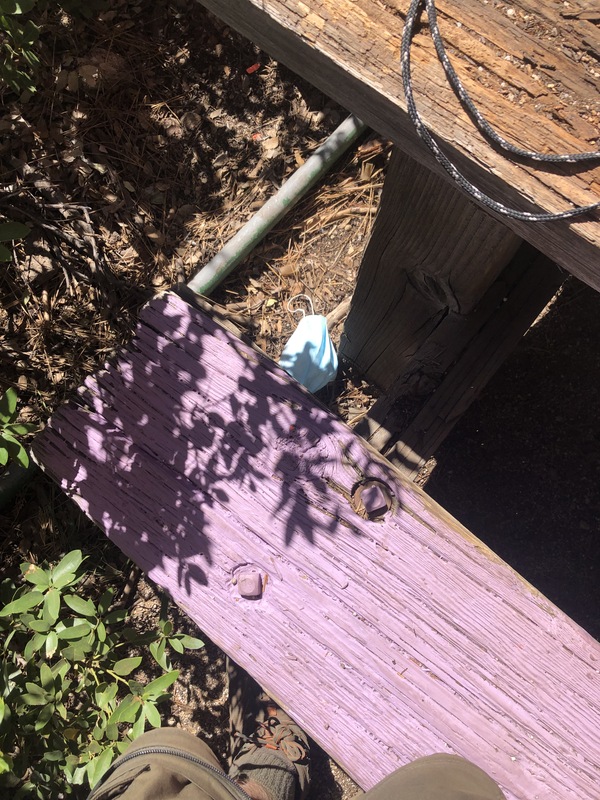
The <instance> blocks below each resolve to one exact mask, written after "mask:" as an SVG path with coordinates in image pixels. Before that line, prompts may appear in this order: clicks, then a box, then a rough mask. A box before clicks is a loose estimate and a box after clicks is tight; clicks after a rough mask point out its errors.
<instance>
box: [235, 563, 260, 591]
mask: <svg viewBox="0 0 600 800" xmlns="http://www.w3.org/2000/svg"><path fill="white" fill-rule="evenodd" d="M237 587H238V592H239V593H240V595H241V596H242V597H249V598H250V597H260V596H261V595H262V589H263V580H262V575H261V574H260V572H258V570H255V569H245V570H242V571H241V572H239V573H238V576H237Z"/></svg>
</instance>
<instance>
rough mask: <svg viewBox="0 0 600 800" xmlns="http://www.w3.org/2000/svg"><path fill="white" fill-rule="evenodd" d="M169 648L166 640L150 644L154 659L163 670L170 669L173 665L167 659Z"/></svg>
mask: <svg viewBox="0 0 600 800" xmlns="http://www.w3.org/2000/svg"><path fill="white" fill-rule="evenodd" d="M166 648H167V642H166V640H165V639H161V640H160V642H151V644H150V652H151V653H152V657H153V658H154V660H155V661H156V663H157V664H158V666H159V667H162V668H163V669H170V668H171V665H170V664H169V661H168V659H167V656H166V654H165V651H166Z"/></svg>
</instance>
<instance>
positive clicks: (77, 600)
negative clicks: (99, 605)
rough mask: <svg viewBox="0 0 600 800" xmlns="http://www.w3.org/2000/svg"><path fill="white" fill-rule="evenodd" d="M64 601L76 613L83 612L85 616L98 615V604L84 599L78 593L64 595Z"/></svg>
mask: <svg viewBox="0 0 600 800" xmlns="http://www.w3.org/2000/svg"><path fill="white" fill-rule="evenodd" d="M64 601H65V603H66V604H67V605H68V606H69V608H70V609H71V610H72V611H74V612H75V613H76V614H81V615H82V616H83V617H94V616H96V606H95V605H94V604H93V603H92V601H91V600H84V599H83V597H78V596H77V595H76V594H68V595H66V596H65V597H64Z"/></svg>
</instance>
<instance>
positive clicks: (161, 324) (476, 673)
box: [34, 293, 600, 800]
mask: <svg viewBox="0 0 600 800" xmlns="http://www.w3.org/2000/svg"><path fill="white" fill-rule="evenodd" d="M34 449H35V455H36V458H37V460H38V461H39V462H40V463H41V464H42V466H43V467H44V469H46V471H47V472H48V473H49V474H51V475H52V476H53V477H54V478H55V479H56V480H57V481H58V482H59V483H60V485H61V486H62V488H63V489H64V490H65V491H66V492H68V493H69V494H70V495H71V496H73V497H74V498H75V500H76V501H77V502H78V503H79V504H80V505H81V506H82V508H84V509H85V511H86V512H87V513H88V514H89V515H90V517H91V518H92V519H94V520H96V522H97V523H98V524H99V525H100V526H101V527H102V528H103V529H104V530H105V531H106V533H107V534H108V535H109V536H110V538H111V539H113V540H114V541H115V542H116V543H117V544H118V545H119V546H120V547H121V548H122V549H123V550H124V551H125V552H126V553H127V554H128V555H129V556H131V557H132V558H133V559H134V560H135V561H136V562H137V563H138V564H139V565H140V566H141V567H142V568H143V569H144V570H145V571H146V572H148V573H149V575H150V576H151V577H152V578H153V579H154V580H155V581H156V582H157V583H159V584H160V585H161V586H163V587H164V588H165V589H167V590H168V591H169V592H170V593H171V595H172V596H173V598H174V599H175V600H176V602H178V603H179V605H180V606H181V607H182V608H184V609H185V610H186V611H187V613H188V614H189V615H190V616H191V617H192V618H193V619H194V620H195V621H196V622H197V623H198V625H199V626H200V627H201V628H202V629H203V630H204V631H206V633H207V634H208V635H209V636H211V637H212V638H213V639H214V640H215V641H216V642H217V643H218V644H219V645H220V646H221V647H222V648H223V649H224V650H226V651H227V652H228V653H230V654H231V655H232V656H233V657H234V658H235V659H236V660H237V661H239V663H241V664H242V665H243V666H245V667H246V668H247V669H248V670H249V671H250V672H251V673H252V674H253V675H255V676H256V677H257V678H258V680H259V681H260V682H261V683H262V684H263V685H264V686H265V688H266V689H267V691H269V692H271V693H272V694H273V695H274V696H275V697H276V698H278V699H279V700H280V702H281V703H282V704H283V705H284V706H285V707H287V708H289V709H290V710H291V711H292V712H293V714H294V716H295V717H296V718H297V720H298V722H299V723H300V724H301V725H303V726H305V727H306V729H307V730H308V731H309V732H310V733H311V735H312V736H313V737H314V738H315V739H316V740H317V741H319V742H320V744H321V745H322V746H323V747H324V748H325V749H326V750H327V751H328V752H329V753H331V755H332V756H333V757H334V758H335V759H336V760H337V761H338V762H339V763H340V764H342V766H344V767H345V768H346V769H347V770H348V772H349V773H350V774H351V775H352V776H353V777H354V778H355V779H356V780H357V781H358V782H359V783H360V784H361V785H362V786H363V787H365V788H368V787H370V786H372V785H373V784H374V783H376V782H377V781H378V780H379V779H380V778H382V777H383V776H385V775H386V774H388V773H390V772H391V771H392V770H394V769H395V768H396V767H398V766H399V765H401V764H404V763H406V762H407V761H409V760H411V759H413V758H416V757H418V756H421V755H425V754H427V753H432V752H439V751H443V752H456V753H459V754H461V755H463V756H465V757H467V758H469V759H471V760H472V761H474V762H475V763H477V764H479V765H480V766H482V767H483V768H484V769H486V770H487V771H488V772H489V773H490V774H491V775H492V776H493V777H494V778H495V779H496V780H497V781H498V782H499V783H500V785H501V786H502V787H503V788H504V790H505V792H506V794H507V796H508V797H509V798H514V799H515V800H517V798H518V800H536V798H540V800H541V799H542V798H544V800H569V799H572V800H584V798H585V799H587V798H592V797H596V796H597V786H598V785H599V784H600V741H599V731H600V645H599V644H598V643H597V642H596V641H595V640H593V639H592V638H591V637H590V636H589V635H588V634H587V633H586V632H585V631H583V630H582V629H581V628H579V627H578V626H577V625H575V623H573V622H572V621H571V620H570V619H568V617H566V616H565V615H564V614H563V613H562V612H561V611H559V610H558V609H557V608H555V607H554V606H553V605H552V604H551V603H550V602H549V601H548V600H547V599H546V598H544V597H543V596H542V595H540V594H539V593H538V592H537V591H536V590H535V589H534V588H533V587H531V586H530V585H528V584H527V583H526V582H525V581H524V580H523V579H522V578H521V577H520V576H518V575H517V574H516V573H515V572H514V571H513V570H512V569H511V568H510V567H509V566H508V565H506V564H505V563H504V562H502V561H501V560H500V559H499V558H498V557H497V556H496V555H494V554H493V553H492V552H491V551H490V550H489V549H488V548H487V547H485V545H483V544H482V543H481V542H480V541H478V540H477V539H476V538H475V537H473V536H472V535H471V534H470V533H469V532H468V531H467V530H465V529H464V528H463V527H462V526H460V525H459V523H458V522H457V521H456V520H454V519H453V518H452V517H450V516H449V515H448V514H447V513H446V512H445V511H444V510H443V509H441V508H440V507H439V506H437V505H436V504H435V503H433V502H432V501H431V500H430V499H429V498H428V497H427V496H426V495H425V494H424V493H423V492H421V491H420V490H419V489H417V488H416V487H414V486H413V485H412V484H409V483H407V482H405V481H404V480H403V479H402V478H401V477H400V476H399V474H398V473H397V472H396V471H395V470H394V469H393V468H392V467H391V466H390V465H389V464H388V463H387V462H386V461H385V460H384V459H382V458H381V457H380V456H379V455H378V454H377V453H375V452H374V451H372V450H371V449H370V448H369V447H368V446H367V445H366V444H365V443H364V442H363V441H362V440H361V439H359V438H358V437H357V436H355V435H354V434H353V433H352V431H350V430H349V429H348V428H347V427H346V426H345V425H344V424H342V423H341V422H340V421H339V420H338V419H336V418H335V417H334V416H333V415H332V414H330V413H329V412H328V411H327V410H326V409H324V408H322V407H321V406H319V405H318V404H317V403H316V402H315V401H314V399H313V398H312V397H311V396H310V395H308V393H306V392H304V391H303V390H302V388H301V387H299V386H298V385H297V384H296V383H295V382H294V381H292V380H291V379H290V378H289V377H288V376H287V375H286V374H285V373H283V372H282V371H281V370H279V369H278V368H277V367H276V366H275V365H274V364H273V363H272V362H271V361H270V360H269V359H267V358H266V357H263V356H261V355H260V354H257V353H256V352H255V351H254V350H252V349H251V348H250V347H248V346H246V345H245V344H243V343H242V342H240V341H239V340H238V339H236V337H235V336H233V335H232V334H230V333H229V332H227V331H225V330H223V329H222V328H221V327H220V326H218V325H217V324H216V323H214V322H213V321H212V320H211V319H209V318H208V317H207V316H206V315H205V314H203V313H202V312H200V311H198V310H197V309H194V308H192V307H191V306H189V305H188V304H186V303H185V302H184V301H183V300H181V299H180V298H179V297H178V296H177V295H175V294H170V293H169V294H166V295H164V296H163V297H161V298H159V299H157V300H155V301H153V302H152V303H151V304H150V305H149V306H148V307H146V309H145V310H144V312H143V314H142V319H141V323H140V328H139V331H138V334H137V336H136V339H135V340H134V342H133V343H132V344H131V346H130V347H129V349H128V350H127V351H125V352H123V353H122V354H121V355H120V356H119V357H118V359H116V361H115V363H114V364H113V365H110V366H108V367H107V368H106V370H105V371H103V372H101V373H99V374H98V375H97V376H96V377H93V378H89V379H88V380H87V381H86V382H85V385H84V386H83V387H82V388H81V389H80V391H79V393H78V396H77V398H76V399H75V400H74V401H73V402H72V403H70V404H69V405H67V406H65V407H63V408H61V409H60V410H59V411H58V412H57V413H56V414H55V415H54V417H53V418H52V420H51V422H50V424H49V426H48V428H47V429H46V431H45V432H44V433H43V434H42V435H41V436H39V437H38V439H37V440H36V443H35V448H34ZM365 477H368V478H375V479H378V480H380V481H383V482H384V483H385V485H386V486H387V487H389V489H390V491H391V493H392V494H393V496H394V498H395V500H396V505H395V506H394V507H393V508H392V510H391V511H390V512H388V514H387V515H386V516H385V518H384V519H383V521H369V520H365V519H363V518H362V517H361V516H359V515H358V514H357V513H356V511H355V510H354V509H353V507H352V506H351V504H350V502H349V500H348V497H349V496H350V493H351V492H352V490H353V489H354V488H355V487H356V485H357V484H358V483H360V482H361V481H362V480H363V479H364V478H365ZM245 565H252V566H253V567H255V568H256V569H258V570H259V571H260V573H261V575H262V576H263V578H264V581H265V588H264V593H263V595H262V597H261V598H260V599H248V598H243V597H241V596H240V595H239V593H238V590H237V587H236V584H235V579H236V577H237V574H238V572H239V570H240V569H241V568H243V567H244V566H245Z"/></svg>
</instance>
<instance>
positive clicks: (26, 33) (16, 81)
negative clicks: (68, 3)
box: [0, 0, 40, 94]
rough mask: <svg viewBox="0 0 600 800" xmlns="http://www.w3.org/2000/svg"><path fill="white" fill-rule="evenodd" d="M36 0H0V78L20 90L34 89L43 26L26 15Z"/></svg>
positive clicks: (29, 90)
mask: <svg viewBox="0 0 600 800" xmlns="http://www.w3.org/2000/svg"><path fill="white" fill-rule="evenodd" d="M36 4H37V0H0V79H2V81H4V83H6V85H7V86H9V87H10V88H11V89H12V90H13V91H14V92H17V93H18V94H21V93H23V92H25V93H28V94H33V92H35V81H34V78H35V75H36V73H37V71H38V69H39V66H40V60H39V58H38V56H37V54H36V52H35V44H36V42H37V41H38V39H39V37H40V29H39V27H38V26H37V25H36V24H35V23H34V22H33V21H32V20H31V19H25V15H26V14H28V13H29V12H30V11H32V10H33V9H34V8H35V6H36Z"/></svg>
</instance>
